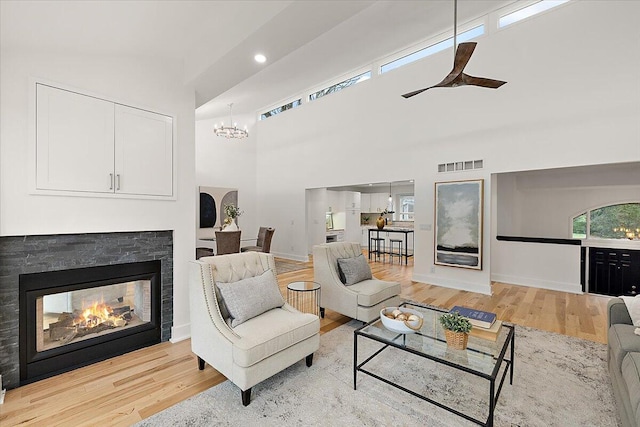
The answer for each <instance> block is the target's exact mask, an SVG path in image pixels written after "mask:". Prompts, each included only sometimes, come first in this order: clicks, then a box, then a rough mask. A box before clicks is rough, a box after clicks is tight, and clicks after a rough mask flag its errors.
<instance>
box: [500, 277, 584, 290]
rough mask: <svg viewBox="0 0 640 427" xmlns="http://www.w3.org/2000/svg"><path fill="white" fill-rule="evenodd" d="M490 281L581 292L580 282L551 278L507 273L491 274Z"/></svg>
mask: <svg viewBox="0 0 640 427" xmlns="http://www.w3.org/2000/svg"><path fill="white" fill-rule="evenodd" d="M491 281H492V282H500V283H508V284H510V285H518V286H527V287H530V288H540V289H548V290H550V291H560V292H569V293H572V294H583V293H584V292H582V285H581V284H580V283H569V282H555V281H551V280H541V279H534V278H531V277H522V276H513V275H509V274H492V275H491Z"/></svg>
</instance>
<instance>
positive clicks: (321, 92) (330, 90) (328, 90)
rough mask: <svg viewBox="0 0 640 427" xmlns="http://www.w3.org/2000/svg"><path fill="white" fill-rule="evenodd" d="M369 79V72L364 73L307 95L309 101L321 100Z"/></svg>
mask: <svg viewBox="0 0 640 427" xmlns="http://www.w3.org/2000/svg"><path fill="white" fill-rule="evenodd" d="M370 78H371V71H367V72H366V73H362V74H359V75H357V76H355V77H351V78H350V79H347V80H344V81H341V82H340V83H336V84H334V85H331V86H329V87H327V88H324V89H322V90H319V91H317V92H314V93H312V94H311V95H309V101H313V100H314V99H318V98H322V97H323V96H325V95H329V94H330V93H334V92H339V91H341V90H342V89H344V88H347V87H349V86H353V85H355V84H358V83H360V82H363V81H365V80H369V79H370Z"/></svg>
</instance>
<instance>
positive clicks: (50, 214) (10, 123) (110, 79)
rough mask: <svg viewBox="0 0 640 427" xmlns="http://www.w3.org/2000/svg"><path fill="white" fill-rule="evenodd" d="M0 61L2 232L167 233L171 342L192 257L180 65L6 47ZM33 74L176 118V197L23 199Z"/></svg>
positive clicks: (181, 317)
mask: <svg viewBox="0 0 640 427" xmlns="http://www.w3.org/2000/svg"><path fill="white" fill-rule="evenodd" d="M0 59H1V60H0V92H1V93H2V97H1V100H0V108H1V118H0V129H1V130H0V189H1V191H0V235H2V236H14V235H34V234H56V233H64V234H66V233H93V232H114V231H137V230H173V231H174V233H173V238H174V240H173V244H174V248H173V250H174V260H173V262H174V272H173V280H174V326H173V331H172V337H173V338H172V339H174V340H176V339H182V338H184V337H186V336H188V333H189V330H188V325H189V311H188V294H187V261H188V260H190V259H193V258H194V255H195V253H194V245H193V242H194V239H195V221H194V218H195V212H194V211H195V193H194V191H193V189H194V187H195V179H194V175H195V174H194V157H195V153H194V147H195V146H194V127H193V123H194V120H195V114H194V111H195V110H194V108H195V107H194V91H193V88H191V87H186V86H184V85H183V83H182V73H183V70H182V65H181V64H179V63H169V62H160V61H154V60H149V59H145V58H128V57H116V56H113V57H107V56H99V55H94V56H88V55H84V56H71V55H69V56H65V55H63V54H59V53H57V54H50V53H46V52H9V51H7V50H5V49H3V50H2V56H1V58H0ZM31 77H34V78H41V79H46V80H48V81H51V82H58V83H60V84H62V85H65V86H71V87H75V88H77V89H78V90H81V91H86V92H88V93H92V94H100V95H102V96H104V97H105V98H106V99H109V100H113V101H118V102H122V103H126V104H129V105H132V106H136V107H142V108H146V109H149V110H152V111H158V112H161V113H168V114H171V115H174V116H175V118H176V119H175V122H174V123H175V126H177V138H178V141H177V147H178V148H177V153H175V157H174V159H175V161H177V162H178V166H177V169H178V171H177V179H178V189H177V200H175V201H160V200H135V199H115V198H94V197H67V196H48V195H47V196H44V195H31V194H29V189H28V176H27V173H28V169H29V168H28V164H29V159H28V151H29V150H28V147H29V144H30V143H32V142H31V141H30V140H29V126H32V125H33V123H29V122H28V117H29V114H30V112H29V108H30V103H29V93H30V91H29V86H28V85H29V79H30V78H31ZM77 161H79V162H81V161H83V159H81V158H79V159H77Z"/></svg>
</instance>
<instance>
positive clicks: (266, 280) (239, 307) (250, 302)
mask: <svg viewBox="0 0 640 427" xmlns="http://www.w3.org/2000/svg"><path fill="white" fill-rule="evenodd" d="M216 285H217V286H218V289H220V293H221V294H222V298H223V299H224V304H225V305H226V306H227V309H228V310H229V315H230V316H231V318H232V320H231V327H236V326H238V325H240V324H242V323H244V322H246V321H247V320H249V319H253V318H254V317H256V316H259V315H261V314H262V313H264V312H267V311H269V310H271V309H274V308H278V307H282V306H283V305H284V298H282V294H281V293H280V288H279V287H278V282H277V281H276V276H275V274H273V271H271V270H267V271H265V272H264V273H262V274H261V275H260V276H255V277H249V278H247V279H242V280H239V281H237V282H231V283H221V282H218V283H216Z"/></svg>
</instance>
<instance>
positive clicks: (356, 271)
mask: <svg viewBox="0 0 640 427" xmlns="http://www.w3.org/2000/svg"><path fill="white" fill-rule="evenodd" d="M338 274H339V275H340V280H341V281H342V283H344V284H345V285H346V286H350V285H354V284H356V283H358V282H362V281H363V280H367V279H371V277H372V276H371V267H369V263H368V262H367V260H366V259H365V258H364V255H362V254H360V255H358V256H357V257H354V258H338Z"/></svg>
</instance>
